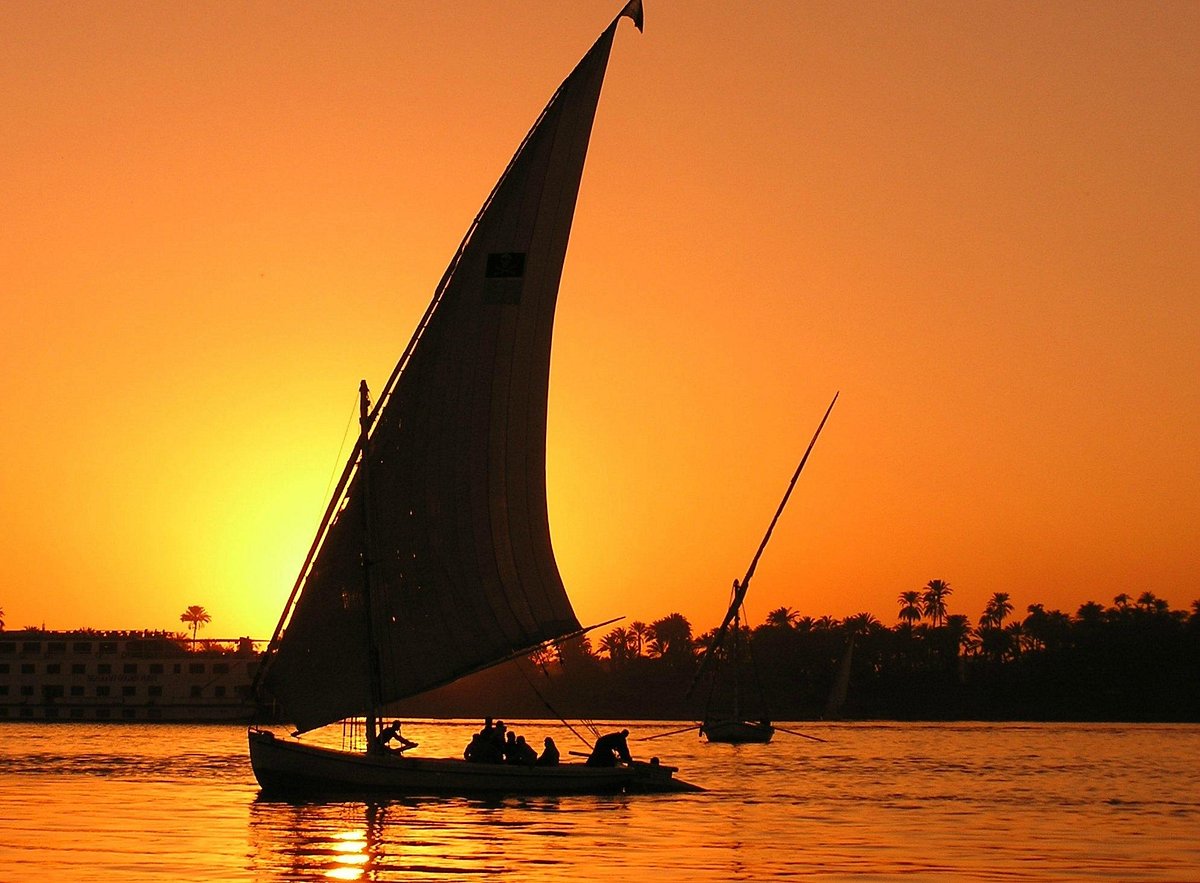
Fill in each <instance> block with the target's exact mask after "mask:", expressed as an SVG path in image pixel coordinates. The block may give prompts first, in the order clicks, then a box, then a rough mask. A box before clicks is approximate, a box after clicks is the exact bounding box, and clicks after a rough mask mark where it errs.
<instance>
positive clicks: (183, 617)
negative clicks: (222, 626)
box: [179, 604, 212, 650]
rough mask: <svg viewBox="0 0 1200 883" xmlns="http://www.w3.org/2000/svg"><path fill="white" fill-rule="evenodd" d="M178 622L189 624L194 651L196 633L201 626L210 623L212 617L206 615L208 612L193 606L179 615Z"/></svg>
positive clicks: (196, 605) (195, 605)
mask: <svg viewBox="0 0 1200 883" xmlns="http://www.w3.org/2000/svg"><path fill="white" fill-rule="evenodd" d="M179 621H180V622H187V623H191V626H192V649H193V650H195V649H196V632H197V631H199V629H200V627H201V626H204V625H207V624H208V623H210V622H212V617H211V616H209V615H208V611H207V610H205V609H204V608H203V607H201V606H199V605H198V604H193V605H192V606H191V607H189V608H188V609H187V610H185V611H183V613H181V614H179Z"/></svg>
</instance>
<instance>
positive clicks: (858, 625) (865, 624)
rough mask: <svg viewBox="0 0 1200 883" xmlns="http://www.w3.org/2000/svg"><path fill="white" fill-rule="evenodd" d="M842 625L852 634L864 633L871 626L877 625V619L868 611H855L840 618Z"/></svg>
mask: <svg viewBox="0 0 1200 883" xmlns="http://www.w3.org/2000/svg"><path fill="white" fill-rule="evenodd" d="M842 625H843V626H845V628H846V631H848V632H850V634H852V635H865V634H866V633H867V632H869V631H870V630H871V629H872V627H874V626H877V625H879V620H878V619H876V618H875V617H874V616H873V615H871V614H870V613H856V614H854V615H853V616H847V617H846V618H845V619H844V620H842Z"/></svg>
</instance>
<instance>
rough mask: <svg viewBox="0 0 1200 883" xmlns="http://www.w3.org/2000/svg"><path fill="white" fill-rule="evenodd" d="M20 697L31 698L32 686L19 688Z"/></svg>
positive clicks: (27, 685)
mask: <svg viewBox="0 0 1200 883" xmlns="http://www.w3.org/2000/svg"><path fill="white" fill-rule="evenodd" d="M21 695H22V696H32V695H33V684H26V685H25V686H23V687H22V688H21Z"/></svg>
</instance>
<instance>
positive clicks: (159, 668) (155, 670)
mask: <svg viewBox="0 0 1200 883" xmlns="http://www.w3.org/2000/svg"><path fill="white" fill-rule="evenodd" d="M162 673H163V665H162V663H161V662H152V663H150V674H152V675H160V674H162Z"/></svg>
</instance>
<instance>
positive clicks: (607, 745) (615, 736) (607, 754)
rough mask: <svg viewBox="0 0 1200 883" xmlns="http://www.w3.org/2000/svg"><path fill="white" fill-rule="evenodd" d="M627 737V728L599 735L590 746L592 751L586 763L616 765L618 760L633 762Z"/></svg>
mask: <svg viewBox="0 0 1200 883" xmlns="http://www.w3.org/2000/svg"><path fill="white" fill-rule="evenodd" d="M628 738H629V730H621V732H619V733H606V734H605V735H603V736H601V737H600V738H599V739H597V740H596V744H595V745H594V746H592V753H591V754H590V755H589V756H588V759H587V765H588V766H616V765H617V761H618V760H620V761H624V762H625V763H633V757H632V756H630V754H629V743H628V742H627V741H626V740H627V739H628Z"/></svg>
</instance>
